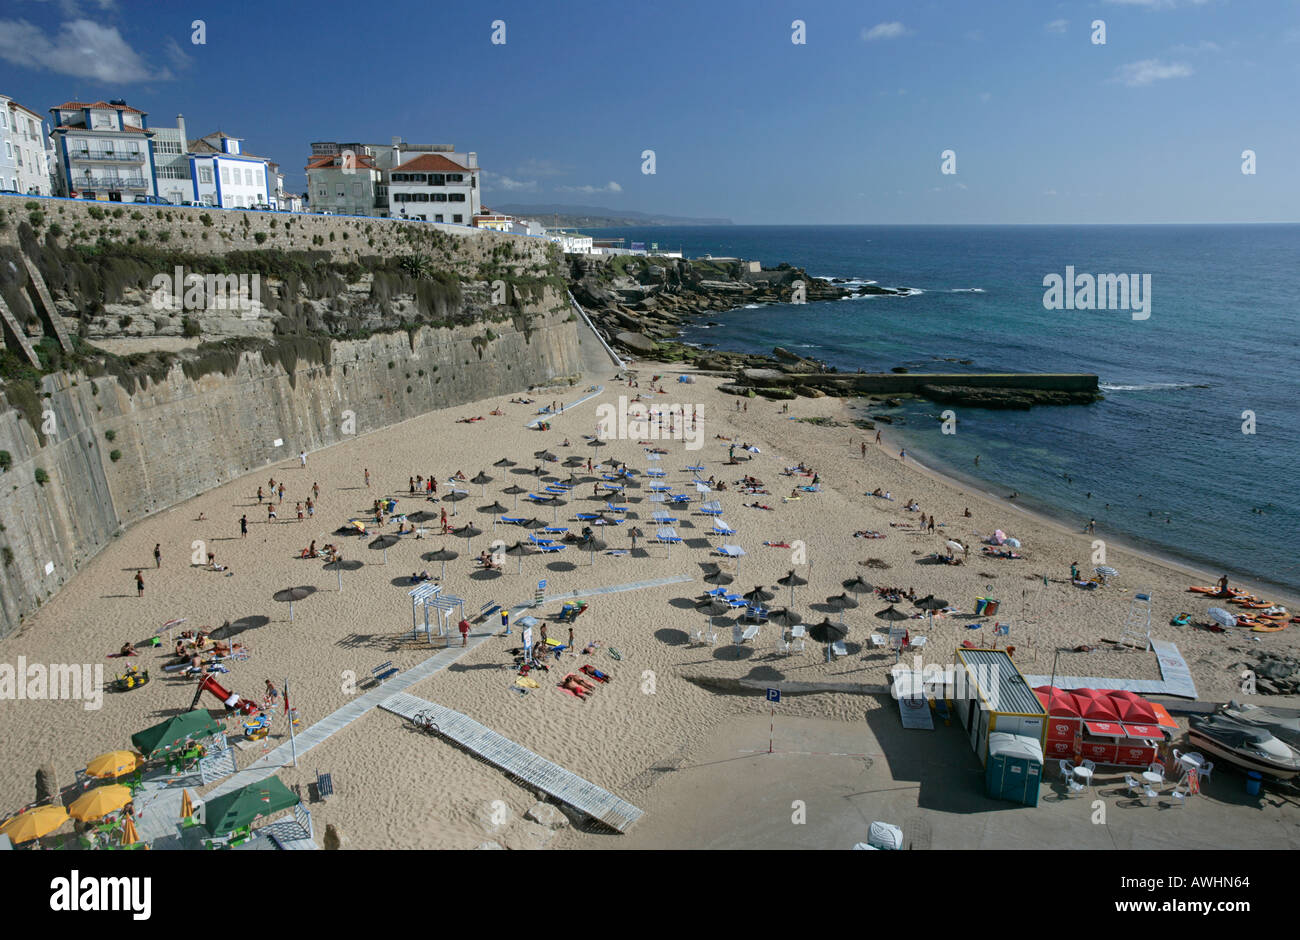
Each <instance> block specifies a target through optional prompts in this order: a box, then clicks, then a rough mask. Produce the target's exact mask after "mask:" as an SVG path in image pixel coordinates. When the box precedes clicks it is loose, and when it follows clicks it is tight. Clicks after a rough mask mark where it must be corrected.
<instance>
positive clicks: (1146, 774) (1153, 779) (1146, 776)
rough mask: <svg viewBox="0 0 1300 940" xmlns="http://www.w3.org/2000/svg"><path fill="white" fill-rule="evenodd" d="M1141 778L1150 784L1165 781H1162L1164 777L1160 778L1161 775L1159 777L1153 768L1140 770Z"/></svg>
mask: <svg viewBox="0 0 1300 940" xmlns="http://www.w3.org/2000/svg"><path fill="white" fill-rule="evenodd" d="M1142 779H1143V780H1145V781H1146V782H1147V783H1149V784H1151V785H1152V786H1155V785H1156V784H1158V783H1164V782H1165V781H1164V778H1162V777H1161V776H1160V775H1159V774H1158V773H1156V772H1155V771H1154V770H1144V771H1142Z"/></svg>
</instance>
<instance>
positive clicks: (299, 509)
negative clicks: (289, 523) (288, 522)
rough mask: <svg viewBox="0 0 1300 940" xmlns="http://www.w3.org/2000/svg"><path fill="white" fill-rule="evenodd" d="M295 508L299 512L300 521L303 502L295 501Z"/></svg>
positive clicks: (300, 519) (300, 520)
mask: <svg viewBox="0 0 1300 940" xmlns="http://www.w3.org/2000/svg"><path fill="white" fill-rule="evenodd" d="M293 508H294V510H295V511H296V512H297V513H298V521H299V522H302V503H295V504H294V507H293Z"/></svg>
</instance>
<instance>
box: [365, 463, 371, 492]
mask: <svg viewBox="0 0 1300 940" xmlns="http://www.w3.org/2000/svg"><path fill="white" fill-rule="evenodd" d="M366 488H367V489H369V488H370V468H369V467H366Z"/></svg>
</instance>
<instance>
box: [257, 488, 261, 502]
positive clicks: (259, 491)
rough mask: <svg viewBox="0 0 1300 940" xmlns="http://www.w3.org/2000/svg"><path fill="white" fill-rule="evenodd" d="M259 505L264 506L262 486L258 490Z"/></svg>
mask: <svg viewBox="0 0 1300 940" xmlns="http://www.w3.org/2000/svg"><path fill="white" fill-rule="evenodd" d="M257 505H259V506H260V505H262V488H261V487H260V486H259V487H258V488H257Z"/></svg>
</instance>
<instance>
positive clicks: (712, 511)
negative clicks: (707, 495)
mask: <svg viewBox="0 0 1300 940" xmlns="http://www.w3.org/2000/svg"><path fill="white" fill-rule="evenodd" d="M700 512H702V513H704V514H705V515H706V516H720V515H722V500H719V499H711V500H709V501H708V502H707V503H700Z"/></svg>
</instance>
